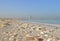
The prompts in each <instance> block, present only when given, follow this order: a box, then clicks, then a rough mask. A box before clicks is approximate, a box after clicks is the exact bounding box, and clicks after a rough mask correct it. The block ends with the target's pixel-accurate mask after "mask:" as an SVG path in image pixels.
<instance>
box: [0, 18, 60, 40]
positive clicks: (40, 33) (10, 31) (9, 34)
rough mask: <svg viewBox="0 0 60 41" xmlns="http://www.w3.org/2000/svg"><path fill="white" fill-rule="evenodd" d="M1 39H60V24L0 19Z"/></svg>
mask: <svg viewBox="0 0 60 41" xmlns="http://www.w3.org/2000/svg"><path fill="white" fill-rule="evenodd" d="M0 23H1V24H0V41H60V25H58V24H48V23H35V22H25V21H20V20H13V19H3V20H2V19H0Z"/></svg>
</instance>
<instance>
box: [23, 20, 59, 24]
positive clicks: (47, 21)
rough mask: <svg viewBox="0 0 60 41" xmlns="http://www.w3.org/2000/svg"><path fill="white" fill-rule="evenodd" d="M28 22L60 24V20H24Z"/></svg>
mask: <svg viewBox="0 0 60 41" xmlns="http://www.w3.org/2000/svg"><path fill="white" fill-rule="evenodd" d="M24 21H27V22H37V23H48V24H60V20H24Z"/></svg>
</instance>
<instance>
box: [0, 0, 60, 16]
mask: <svg viewBox="0 0 60 41" xmlns="http://www.w3.org/2000/svg"><path fill="white" fill-rule="evenodd" d="M20 16H34V17H35V16H36V17H60V0H0V17H20Z"/></svg>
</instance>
